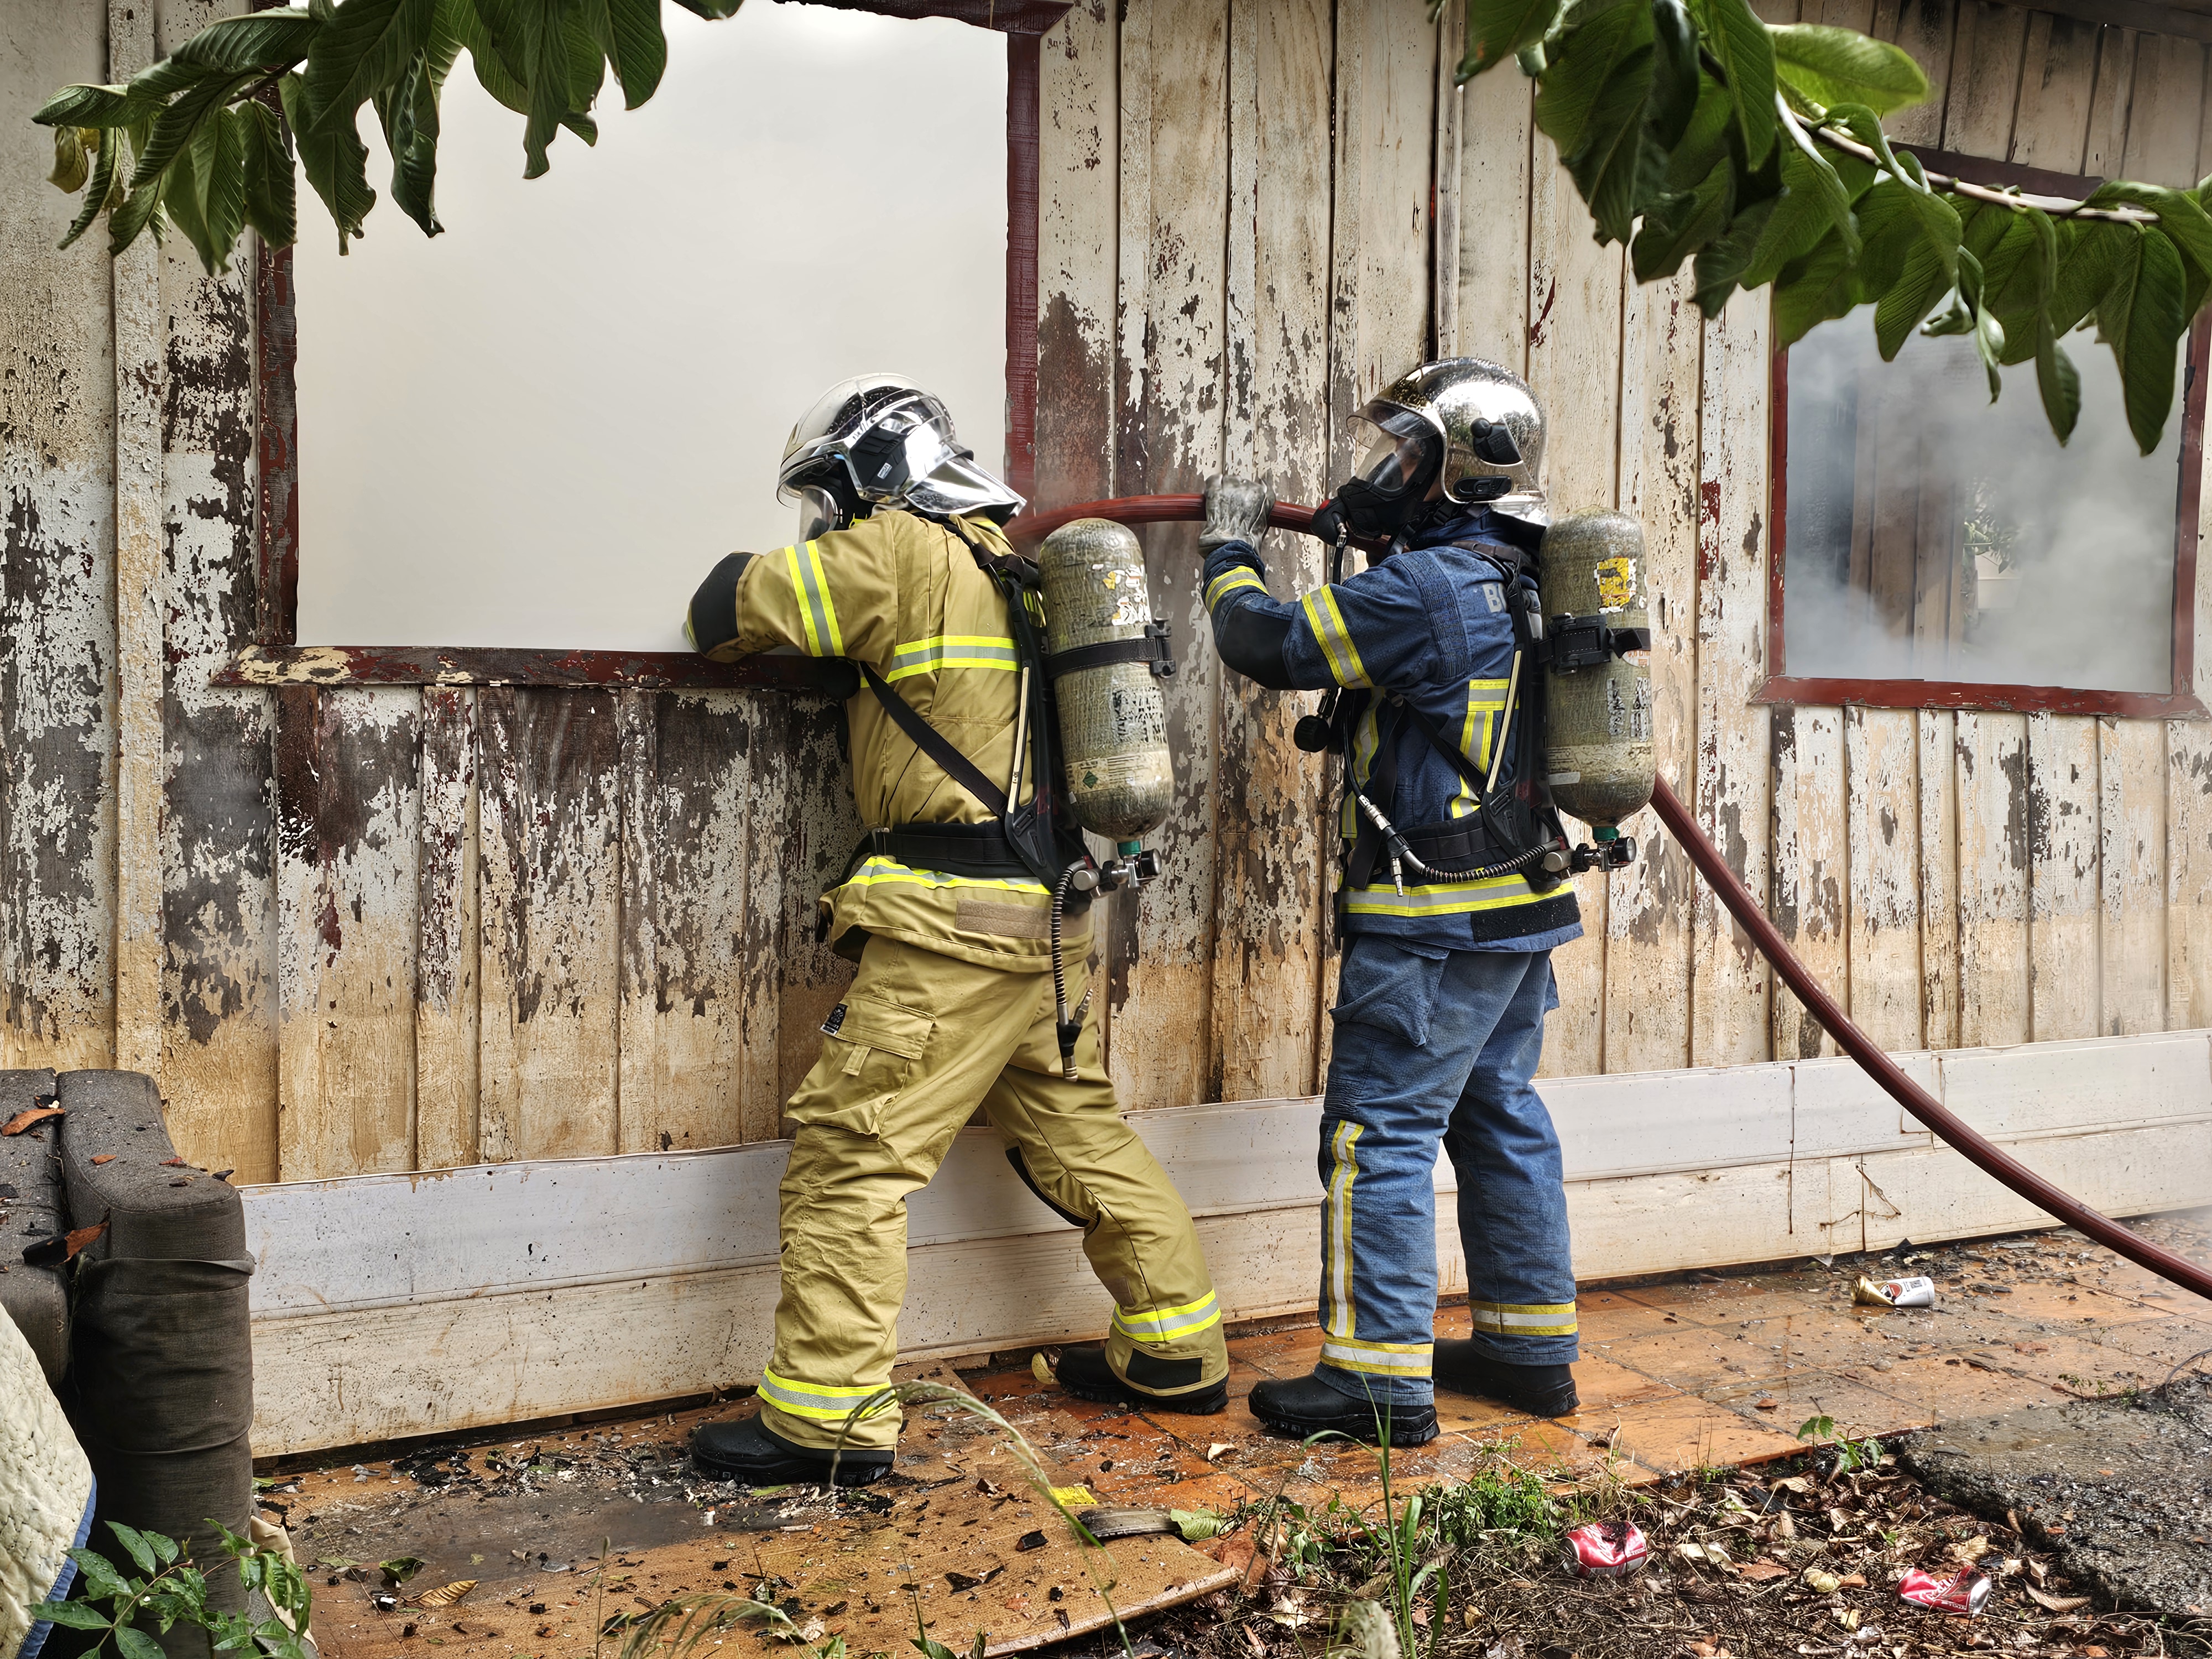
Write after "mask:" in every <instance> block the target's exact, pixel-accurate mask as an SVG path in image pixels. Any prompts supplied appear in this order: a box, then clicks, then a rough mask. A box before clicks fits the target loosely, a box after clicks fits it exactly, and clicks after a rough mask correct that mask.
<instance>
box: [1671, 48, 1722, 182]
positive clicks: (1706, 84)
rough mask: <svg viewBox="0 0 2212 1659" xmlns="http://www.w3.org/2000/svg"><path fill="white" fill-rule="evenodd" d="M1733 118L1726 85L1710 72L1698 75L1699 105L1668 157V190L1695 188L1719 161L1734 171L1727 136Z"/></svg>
mask: <svg viewBox="0 0 2212 1659" xmlns="http://www.w3.org/2000/svg"><path fill="white" fill-rule="evenodd" d="M1734 125H1735V105H1734V104H1732V103H1730V102H1729V95H1728V88H1726V87H1723V85H1722V84H1721V83H1720V82H1717V81H1716V80H1714V79H1713V78H1712V77H1711V76H1700V77H1699V84H1698V106H1697V108H1696V109H1695V110H1694V111H1692V113H1691V116H1690V125H1688V126H1687V127H1686V128H1685V129H1684V130H1683V132H1682V136H1681V137H1680V139H1678V140H1677V141H1676V142H1675V144H1674V150H1673V153H1672V154H1671V155H1668V158H1667V176H1666V187H1667V188H1668V190H1670V191H1685V190H1692V189H1695V188H1696V187H1697V186H1698V185H1700V184H1701V183H1703V182H1704V180H1705V179H1706V178H1707V177H1708V176H1709V175H1710V174H1711V172H1712V170H1713V168H1714V167H1715V166H1717V165H1718V164H1721V163H1727V164H1728V165H1729V169H1730V171H1734V167H1735V163H1734V161H1732V160H1731V158H1730V155H1729V134H1730V132H1731V131H1733V129H1734Z"/></svg>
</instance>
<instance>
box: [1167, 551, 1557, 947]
mask: <svg viewBox="0 0 2212 1659" xmlns="http://www.w3.org/2000/svg"><path fill="white" fill-rule="evenodd" d="M1519 565H1520V556H1519V555H1518V554H1517V553H1516V552H1515V550H1513V548H1512V547H1511V546H1510V544H1507V543H1506V542H1505V541H1504V539H1503V538H1502V537H1501V536H1500V534H1499V533H1498V532H1497V531H1496V529H1495V528H1494V527H1493V521H1492V517H1491V514H1490V513H1489V511H1488V510H1487V509H1486V508H1477V509H1476V510H1475V511H1474V512H1473V513H1468V514H1466V515H1464V516H1462V517H1461V518H1458V519H1455V520H1452V521H1450V522H1449V523H1447V524H1443V525H1440V526H1434V527H1432V528H1431V529H1430V530H1428V531H1426V532H1423V533H1422V534H1420V535H1419V536H1417V537H1415V538H1413V544H1412V545H1410V546H1409V547H1407V550H1405V551H1403V552H1401V553H1399V554H1397V555H1395V556H1394V557H1391V558H1389V559H1387V560H1385V561H1383V562H1381V563H1379V564H1376V565H1375V566H1373V567H1371V568H1369V569H1366V570H1363V571H1360V572H1359V573H1358V574H1356V575H1352V576H1350V577H1347V578H1346V580H1343V581H1341V582H1336V583H1333V584H1331V585H1330V586H1327V587H1322V588H1319V589H1316V591H1315V592H1311V593H1308V594H1307V595H1305V596H1304V598H1303V599H1297V600H1293V601H1291V602H1288V603H1285V602H1284V601H1281V600H1279V599H1274V598H1273V597H1272V596H1271V595H1270V594H1269V593H1268V592H1267V584H1266V582H1265V580H1264V577H1265V574H1266V567H1265V566H1264V565H1263V564H1262V563H1261V560H1260V557H1259V555H1258V554H1257V553H1256V552H1255V551H1254V550H1253V549H1252V548H1251V547H1250V546H1249V545H1248V544H1245V543H1243V542H1229V543H1225V544H1223V545H1222V546H1220V547H1218V548H1217V549H1215V550H1214V552H1213V554H1212V557H1210V558H1209V559H1207V561H1206V611H1207V612H1208V614H1209V615H1210V616H1211V617H1212V622H1213V630H1214V636H1215V639H1216V641H1217V643H1218V642H1219V641H1221V639H1222V636H1223V633H1224V630H1225V629H1227V628H1233V627H1235V626H1236V625H1237V617H1238V613H1239V612H1240V611H1243V612H1245V613H1246V614H1245V616H1244V617H1243V621H1244V622H1245V623H1273V624H1274V625H1275V626H1274V629H1270V631H1271V632H1273V631H1276V630H1279V631H1280V633H1281V640H1282V644H1281V654H1282V665H1283V674H1282V683H1283V684H1287V685H1289V686H1292V687H1296V688H1298V689H1301V690H1320V689H1322V688H1324V687H1328V686H1331V685H1336V686H1342V687H1345V688H1346V689H1347V690H1348V691H1349V692H1350V693H1351V694H1352V696H1357V697H1358V699H1359V702H1360V703H1361V704H1363V705H1364V706H1362V707H1358V708H1354V709H1353V710H1352V718H1351V720H1350V721H1349V732H1348V738H1349V742H1348V745H1347V753H1346V761H1347V763H1348V765H1349V766H1350V768H1351V772H1352V781H1354V782H1355V783H1356V784H1358V785H1360V786H1363V787H1364V786H1367V785H1368V784H1369V783H1370V781H1371V780H1373V779H1374V778H1375V776H1376V766H1377V763H1378V761H1379V760H1381V759H1382V758H1383V757H1381V756H1380V755H1379V753H1378V750H1379V747H1380V738H1381V734H1382V733H1383V732H1387V731H1390V730H1391V729H1392V728H1393V727H1395V736H1394V738H1393V742H1392V747H1393V749H1394V750H1395V753H1396V768H1395V771H1396V777H1395V787H1393V788H1392V789H1391V790H1390V791H1389V795H1390V799H1388V800H1384V799H1381V798H1380V794H1379V793H1377V792H1376V790H1374V789H1370V791H1369V798H1370V799H1372V800H1374V801H1375V804H1376V805H1377V806H1379V807H1381V808H1382V809H1383V812H1384V814H1385V815H1386V816H1387V817H1389V819H1390V820H1391V822H1392V823H1395V824H1396V825H1397V826H1398V827H1399V828H1400V829H1401V830H1406V831H1412V830H1413V829H1416V828H1417V827H1419V828H1435V827H1438V826H1447V825H1450V824H1452V823H1454V822H1455V821H1463V820H1471V819H1473V818H1474V817H1475V816H1476V815H1477V814H1479V813H1480V811H1481V810H1482V804H1481V801H1480V798H1479V796H1478V794H1477V793H1476V791H1475V790H1474V788H1473V787H1471V786H1470V785H1469V784H1468V782H1467V781H1466V780H1465V779H1464V778H1463V777H1462V775H1461V773H1460V772H1459V770H1458V769H1456V768H1455V767H1454V766H1453V765H1452V763H1450V762H1449V761H1448V760H1447V759H1446V758H1445V757H1443V755H1441V754H1438V753H1437V750H1436V749H1435V748H1434V746H1433V745H1432V744H1431V743H1430V741H1429V739H1428V738H1427V737H1426V736H1425V735H1424V734H1423V732H1421V731H1420V730H1419V727H1418V726H1417V725H1416V724H1415V722H1414V721H1413V720H1412V719H1410V718H1407V717H1402V716H1401V717H1399V718H1395V719H1393V718H1392V717H1391V714H1390V711H1389V707H1388V704H1387V703H1386V702H1385V701H1384V699H1383V696H1380V695H1366V694H1368V693H1370V692H1374V693H1381V692H1395V693H1396V694H1397V695H1398V696H1401V697H1403V698H1404V699H1405V700H1406V701H1407V702H1408V703H1410V704H1411V705H1412V706H1413V708H1417V709H1419V711H1420V712H1421V713H1422V714H1425V715H1426V716H1427V717H1428V719H1429V720H1430V722H1431V725H1432V726H1434V727H1436V728H1437V730H1439V731H1441V732H1443V733H1444V734H1446V735H1447V737H1448V738H1450V739H1452V740H1455V741H1456V742H1457V744H1459V748H1460V750H1461V752H1462V754H1464V755H1466V756H1467V757H1468V758H1469V759H1470V760H1472V761H1473V762H1474V766H1475V768H1476V769H1477V770H1478V771H1479V772H1481V773H1483V774H1487V773H1488V772H1489V770H1490V767H1491V763H1492V745H1493V744H1496V743H1498V741H1499V740H1500V739H1501V738H1507V735H1508V734H1507V732H1506V731H1505V714H1506V698H1507V685H1508V681H1509V679H1510V673H1511V668H1512V662H1513V620H1512V617H1511V614H1510V611H1509V610H1508V608H1507V600H1506V584H1507V583H1509V582H1510V581H1512V580H1514V579H1515V572H1516V570H1517V569H1518V568H1519ZM1224 654H1225V656H1226V655H1227V654H1228V653H1226V652H1225V653H1224ZM1539 671H1540V670H1539V667H1538V665H1536V664H1535V663H1534V662H1533V661H1528V660H1524V661H1523V662H1522V669H1521V676H1522V699H1521V702H1522V708H1521V711H1520V713H1519V714H1516V717H1515V718H1516V720H1517V719H1521V718H1525V717H1527V716H1528V713H1529V709H1530V707H1531V706H1532V704H1534V701H1535V699H1534V697H1533V696H1531V695H1529V688H1530V687H1531V686H1532V684H1534V680H1535V677H1536V675H1537V674H1538V673H1539ZM1339 729H1340V730H1343V729H1344V726H1343V723H1342V720H1341V715H1340V728H1339ZM1519 746H1520V745H1519V744H1517V743H1515V742H1511V741H1510V738H1509V740H1508V748H1507V753H1506V757H1505V762H1504V766H1503V768H1502V769H1500V771H1499V774H1498V778H1499V782H1500V784H1501V785H1504V784H1510V783H1511V782H1514V781H1516V780H1515V777H1514V760H1515V758H1516V757H1515V755H1514V753H1513V750H1516V749H1517V748H1519ZM1388 770H1389V769H1388V768H1387V766H1386V768H1385V775H1388ZM1358 827H1359V823H1358V816H1357V814H1356V811H1355V809H1354V808H1353V806H1352V802H1351V801H1350V799H1346V802H1345V805H1344V814H1343V819H1342V823H1341V825H1340V832H1341V834H1342V836H1343V837H1344V841H1345V845H1346V852H1347V854H1348V853H1349V851H1350V850H1351V848H1352V844H1353V842H1355V840H1356V838H1357V836H1358ZM1462 867H1465V866H1462ZM1417 883H1419V878H1416V877H1415V876H1414V875H1413V872H1411V871H1410V870H1409V871H1407V881H1406V890H1405V893H1404V895H1403V896H1400V895H1399V893H1398V892H1397V890H1396V889H1395V886H1394V885H1393V884H1392V882H1391V879H1390V871H1389V865H1388V863H1387V862H1385V863H1383V864H1382V865H1381V866H1379V867H1378V868H1377V869H1376V871H1375V872H1374V873H1373V875H1372V877H1371V878H1370V881H1369V884H1367V885H1365V886H1362V887H1352V886H1350V885H1348V884H1347V885H1346V888H1345V890H1343V891H1341V892H1340V895H1339V897H1340V906H1341V914H1342V917H1343V927H1344V929H1345V931H1346V933H1380V934H1383V935H1387V936H1388V937H1390V938H1393V939H1399V940H1401V941H1403V942H1405V943H1407V944H1409V945H1426V946H1429V947H1431V948H1432V949H1443V950H1453V951H1468V950H1474V951H1542V950H1548V949H1550V948H1551V947H1552V946H1553V945H1564V944H1565V943H1566V942H1567V941H1568V940H1570V939H1579V938H1580V937H1581V936H1582V931H1583V930H1582V918H1581V912H1580V910H1579V909H1578V908H1577V906H1576V903H1575V893H1574V889H1573V887H1572V886H1571V885H1570V884H1565V883H1559V884H1542V883H1541V879H1540V883H1539V884H1538V885H1535V886H1532V885H1531V884H1530V883H1529V881H1528V878H1527V877H1526V876H1524V875H1521V874H1514V875H1507V876H1498V877H1494V878H1488V879H1485V880H1481V881H1474V882H1436V883H1419V884H1417Z"/></svg>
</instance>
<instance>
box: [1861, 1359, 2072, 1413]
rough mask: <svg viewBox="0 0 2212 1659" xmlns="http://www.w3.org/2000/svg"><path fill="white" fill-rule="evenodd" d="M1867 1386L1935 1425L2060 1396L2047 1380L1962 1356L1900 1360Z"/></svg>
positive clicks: (1873, 1378)
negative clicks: (1977, 1364) (1983, 1365)
mask: <svg viewBox="0 0 2212 1659" xmlns="http://www.w3.org/2000/svg"><path fill="white" fill-rule="evenodd" d="M1867 1386H1868V1387H1869V1388H1871V1389H1874V1390H1875V1393H1877V1394H1886V1395H1891V1396H1892V1397H1893V1398H1895V1399H1898V1400H1900V1401H1904V1402H1905V1404H1906V1405H1908V1406H1910V1407H1914V1408H1915V1409H1917V1410H1918V1411H1922V1412H1924V1413H1928V1414H1929V1416H1931V1417H1933V1418H1934V1419H1935V1420H1936V1422H1938V1423H1943V1422H1951V1421H1955V1420H1956V1419H1960V1418H1962V1417H1982V1416H1988V1415H1991V1414H1993V1413H1997V1412H2007V1411H2011V1410H2014V1409H2015V1408H2016V1407H2021V1406H2040V1405H2047V1404H2049V1403H2050V1402H2051V1401H2055V1400H2057V1399H2060V1398H2062V1397H2063V1396H2061V1395H2060V1394H2059V1393H2058V1391H2057V1389H2053V1388H2051V1386H2050V1385H2049V1384H2048V1383H2039V1382H2038V1381H2036V1380H2035V1379H2034V1378H2033V1377H2024V1376H2010V1375H2008V1374H2007V1373H2005V1372H2002V1371H1984V1370H1976V1369H1975V1368H1974V1367H1972V1366H1971V1365H1969V1364H1966V1361H1964V1360H1963V1359H1958V1358H1955V1357H1947V1356H1944V1355H1941V1354H1927V1355H1923V1357H1921V1358H1917V1359H1900V1360H1899V1361H1897V1362H1896V1363H1895V1364H1893V1365H1892V1366H1891V1367H1890V1369H1889V1370H1886V1371H1880V1372H1876V1373H1875V1374H1874V1375H1872V1376H1870V1377H1869V1379H1868V1381H1867Z"/></svg>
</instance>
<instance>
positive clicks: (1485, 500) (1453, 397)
mask: <svg viewBox="0 0 2212 1659" xmlns="http://www.w3.org/2000/svg"><path fill="white" fill-rule="evenodd" d="M1359 418H1360V419H1361V420H1363V421H1364V422H1366V423H1367V424H1368V425H1369V426H1370V427H1371V428H1373V431H1372V434H1371V436H1370V441H1369V443H1368V446H1367V448H1366V450H1365V452H1364V454H1363V455H1362V457H1361V459H1360V462H1359V465H1358V469H1357V472H1356V478H1357V480H1358V482H1359V483H1364V486H1365V489H1364V490H1363V489H1354V490H1353V491H1352V494H1353V495H1354V496H1355V497H1358V496H1361V495H1365V496H1369V497H1370V498H1380V497H1383V496H1393V497H1398V498H1401V499H1405V500H1406V511H1407V513H1408V514H1409V515H1410V514H1411V513H1416V512H1418V510H1419V509H1418V507H1417V505H1416V504H1417V503H1418V502H1419V501H1420V500H1421V499H1422V497H1424V496H1425V495H1427V493H1428V490H1429V488H1430V486H1431V484H1433V483H1436V482H1437V480H1438V479H1439V477H1441V479H1442V481H1443V497H1444V499H1445V500H1446V501H1451V502H1454V503H1455V504H1457V505H1459V506H1462V507H1473V506H1475V505H1478V504H1481V505H1486V506H1488V507H1490V509H1491V510H1492V512H1494V513H1503V514H1504V515H1505V516H1507V517H1508V518H1515V519H1522V520H1527V521H1528V522H1530V523H1532V524H1535V525H1539V526H1541V525H1544V524H1546V523H1547V522H1549V520H1550V516H1551V515H1550V513H1549V510H1548V509H1547V507H1546V506H1545V504H1544V487H1543V484H1542V483H1541V478H1540V473H1541V469H1542V466H1543V461H1544V411H1543V410H1541V409H1540V408H1538V407H1537V405H1536V400H1535V398H1534V397H1533V396H1531V395H1530V393H1529V391H1528V383H1527V382H1526V381H1524V380H1522V378H1521V377H1520V376H1519V375H1517V374H1514V373H1513V372H1512V371H1510V369H1506V368H1501V367H1499V366H1498V364H1496V363H1493V362H1485V361H1484V360H1483V359H1482V358H1480V357H1447V358H1444V359H1443V361H1441V362H1433V363H1423V364H1422V365H1421V366H1420V367H1419V368H1417V369H1415V370H1413V373H1412V374H1407V375H1405V376H1403V377H1401V379H1399V380H1395V381H1393V382H1392V383H1391V384H1390V385H1389V386H1385V387H1384V388H1383V391H1382V392H1381V394H1380V395H1379V396H1377V397H1376V398H1374V400H1373V401H1371V402H1370V403H1369V404H1368V405H1367V406H1366V408H1364V410H1361V411H1360V416H1359ZM1406 498H1410V499H1406ZM1376 506H1377V507H1380V506H1381V501H1380V500H1379V499H1377V500H1376Z"/></svg>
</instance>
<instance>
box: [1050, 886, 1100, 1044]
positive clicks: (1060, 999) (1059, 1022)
mask: <svg viewBox="0 0 2212 1659" xmlns="http://www.w3.org/2000/svg"><path fill="white" fill-rule="evenodd" d="M1082 873H1083V866H1081V865H1079V864H1071V865H1069V866H1067V868H1066V869H1065V870H1063V871H1061V872H1060V879H1059V880H1058V881H1057V882H1055V883H1054V884H1053V889H1052V1024H1053V1035H1054V1036H1055V1037H1057V1038H1058V1039H1059V1042H1060V1076H1062V1077H1063V1078H1066V1079H1067V1080H1068V1081H1069V1082H1070V1083H1073V1082H1074V1081H1075V1080H1076V1079H1077V1078H1078V1077H1079V1076H1080V1075H1081V1069H1080V1068H1079V1066H1077V1065H1076V1063H1075V1044H1076V1042H1077V1040H1078V1039H1079V1038H1080V1037H1081V1036H1082V1035H1083V1022H1084V1019H1085V1017H1086V1016H1087V1015H1088V1014H1089V1013H1090V1012H1091V989H1092V987H1091V986H1088V985H1085V987H1083V1000H1082V1001H1081V1002H1079V1003H1078V1004H1077V1005H1076V1006H1075V1014H1074V1018H1069V1017H1068V1012H1067V959H1066V957H1065V956H1064V955H1063V954H1062V952H1061V951H1060V924H1061V922H1062V921H1064V920H1065V919H1066V915H1067V890H1068V889H1069V887H1071V886H1072V885H1073V884H1074V882H1075V878H1077V877H1078V876H1079V875H1081V874H1082Z"/></svg>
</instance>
